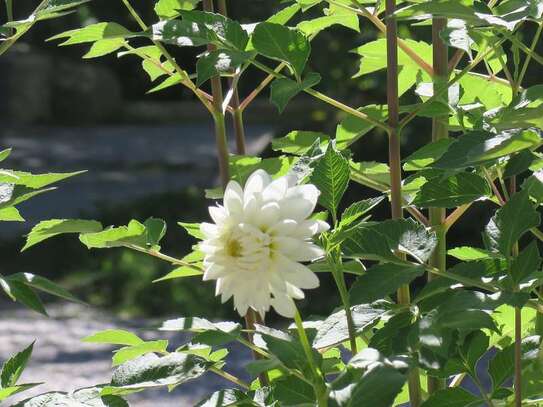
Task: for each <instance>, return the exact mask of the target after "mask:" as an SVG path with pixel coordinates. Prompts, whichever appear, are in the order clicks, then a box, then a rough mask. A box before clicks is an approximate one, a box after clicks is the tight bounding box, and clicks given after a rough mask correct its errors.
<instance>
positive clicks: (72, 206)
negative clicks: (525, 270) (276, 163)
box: [0, 0, 539, 318]
mask: <svg viewBox="0 0 543 407" xmlns="http://www.w3.org/2000/svg"><path fill="white" fill-rule="evenodd" d="M34 3H35V2H34V1H29V0H18V1H17V2H16V16H15V17H16V19H21V18H25V17H26V16H27V15H29V14H30V12H31V10H32V9H33V7H34V6H35V4H34ZM228 3H229V8H230V10H229V12H230V15H231V17H232V18H234V19H238V20H240V21H241V22H242V23H251V22H256V21H261V20H263V19H266V18H267V17H269V16H270V15H271V14H273V13H274V12H276V11H277V10H278V9H280V8H281V4H280V3H281V2H280V1H269V0H235V1H229V2H228ZM133 4H134V6H135V7H136V8H137V9H138V11H139V12H140V13H141V15H142V17H143V18H144V20H145V21H147V22H154V21H155V20H156V16H155V15H154V12H153V5H154V2H153V1H141V0H140V1H135V2H133ZM312 13H313V14H314V15H315V16H318V15H322V14H321V13H322V12H321V11H320V10H318V9H312V10H311V11H310V12H308V14H307V15H305V16H304V17H305V18H307V17H308V16H310V15H311V14H312ZM4 17H5V16H0V20H4ZM97 21H115V22H118V23H120V24H122V25H124V26H125V27H127V28H129V29H132V30H137V26H136V25H135V23H134V22H133V21H132V19H131V18H130V16H129V15H128V13H127V11H126V9H125V8H124V6H123V5H122V3H121V2H120V1H112V0H94V1H93V2H91V3H89V4H87V5H85V6H83V7H81V8H80V9H79V11H78V12H77V13H74V14H71V15H69V16H66V17H64V18H61V19H55V20H51V21H45V22H42V23H40V24H37V25H36V26H34V28H33V29H32V30H30V32H29V33H28V34H27V35H25V37H24V38H23V39H22V40H21V41H20V42H19V43H18V44H17V45H16V46H15V47H13V48H12V49H11V50H10V51H9V52H8V53H7V54H5V55H4V56H2V58H0V95H1V96H0V147H1V148H7V147H13V148H14V151H13V154H12V156H11V157H10V159H9V161H7V162H6V163H5V165H7V166H8V167H11V168H15V169H21V170H29V171H32V172H36V173H38V172H48V171H75V170H82V169H85V170H88V172H87V173H85V174H83V175H80V176H78V177H75V178H73V179H70V180H68V181H66V182H63V183H61V185H60V187H59V189H58V190H57V191H54V192H52V193H48V194H45V195H42V196H40V197H37V198H35V199H33V200H31V201H29V202H28V204H25V205H24V206H22V208H21V209H22V212H23V214H24V215H26V217H27V219H28V222H27V223H24V224H16V225H13V224H10V225H8V226H6V224H3V225H2V229H1V230H0V239H1V243H0V257H1V259H2V268H3V269H5V270H8V271H10V272H11V271H13V272H20V271H28V272H32V273H36V274H41V275H44V276H46V277H49V278H51V279H53V280H55V281H57V282H60V283H62V284H64V286H66V287H67V288H69V289H71V290H72V291H73V292H74V293H75V294H77V295H78V296H79V297H80V298H82V299H83V300H85V301H87V302H88V303H90V304H92V305H96V306H100V307H102V308H103V309H106V310H108V311H111V312H112V313H115V314H116V315H122V316H129V317H134V316H137V317H152V316H157V315H164V314H176V313H182V314H185V313H186V310H190V313H191V314H192V315H202V316H208V317H215V318H217V317H235V315H234V314H233V313H232V311H231V307H221V306H220V303H219V301H218V300H217V299H215V298H214V296H213V289H214V288H213V284H203V283H201V281H200V280H199V279H198V278H192V279H190V278H189V279H183V280H173V281H168V282H163V283H157V284H152V283H151V282H152V280H154V279H156V278H159V277H160V276H162V275H164V274H165V273H167V272H168V271H170V269H171V268H170V266H169V265H168V264H165V263H161V262H159V261H157V260H154V259H152V258H149V257H146V256H144V255H139V254H137V253H134V252H130V251H128V250H107V251H92V252H91V251H88V250H86V249H85V248H84V247H82V246H81V245H80V244H79V242H78V240H77V239H76V238H74V237H66V238H58V239H52V240H50V241H48V242H46V243H45V244H42V245H40V246H37V247H35V248H32V249H31V250H29V251H28V252H25V253H22V254H20V253H19V250H20V248H21V247H22V245H23V240H24V238H23V236H22V235H23V234H24V233H25V232H27V231H28V230H29V229H30V228H31V226H32V225H33V224H35V223H36V222H37V221H39V220H40V219H47V218H59V217H61V218H68V217H81V218H93V219H98V220H100V221H101V222H102V223H103V224H104V225H121V224H125V223H126V222H128V221H129V220H130V219H133V218H135V219H139V220H145V219H146V218H147V217H149V216H155V217H160V218H163V219H165V220H166V221H167V223H168V225H169V226H170V229H169V231H168V233H167V236H166V238H165V240H164V244H163V249H164V251H165V252H167V253H171V254H173V255H176V256H182V255H184V254H186V253H187V252H188V251H189V250H190V247H191V245H192V244H193V243H194V241H193V240H192V239H191V238H190V237H189V236H188V235H186V233H185V232H184V231H183V230H182V229H181V228H179V227H177V226H176V222H178V221H185V222H193V221H201V220H205V219H207V211H206V207H207V206H208V205H209V204H210V202H209V201H208V200H206V199H205V197H204V189H205V188H210V187H213V186H215V185H216V183H217V179H216V160H215V149H214V136H213V130H212V127H211V126H212V124H211V121H210V117H209V116H208V114H207V112H206V111H205V109H204V108H203V107H201V106H200V105H199V104H198V102H197V101H196V100H195V99H194V97H193V96H192V94H191V93H190V92H189V91H188V90H186V89H185V88H183V87H181V86H176V87H171V88H169V89H166V90H165V91H162V92H158V93H152V94H146V92H147V91H148V90H149V89H151V88H152V87H153V86H154V85H153V84H152V83H151V82H150V81H149V78H148V76H147V74H146V73H145V72H144V71H143V70H142V69H141V65H140V63H139V60H138V59H137V58H134V57H130V56H125V57H122V58H118V57H117V56H116V55H115V54H112V55H109V56H106V57H103V58H100V59H93V60H82V59H81V56H82V55H83V54H84V53H85V52H86V51H87V49H88V45H81V46H72V47H57V45H56V43H55V42H46V39H47V38H49V37H51V36H52V35H54V34H57V33H59V32H62V31H65V30H67V29H71V28H77V27H80V26H81V25H85V24H90V23H94V22H97ZM296 22H297V20H293V21H292V24H295V23H296ZM400 33H401V35H402V36H403V37H411V38H415V39H420V40H427V41H430V34H431V33H430V27H424V26H423V27H417V29H416V33H415V32H409V29H408V28H407V27H406V26H405V25H401V26H400ZM524 34H525V35H527V36H529V38H531V35H532V34H533V33H532V32H531V28H529V29H527V30H526V32H525V33H524ZM375 38H377V33H376V31H375V29H374V28H373V27H371V26H370V24H369V23H368V22H366V21H362V24H361V33H360V34H359V33H356V32H354V31H351V30H348V29H346V28H344V27H341V26H335V27H333V28H331V29H329V30H326V31H324V32H322V33H321V34H319V36H318V37H317V38H316V39H315V40H314V42H313V46H312V48H313V52H312V54H311V59H310V62H309V66H310V68H311V69H312V70H315V71H317V72H320V73H321V75H322V77H323V80H322V82H321V83H320V84H319V85H318V87H317V88H318V89H319V90H320V91H322V92H324V93H326V94H329V95H331V96H333V97H334V98H337V99H339V100H341V101H344V102H345V103H347V104H349V105H350V106H354V107H359V106H364V105H367V104H371V103H378V104H383V103H385V101H386V98H385V94H384V92H385V86H384V84H385V72H384V71H382V72H380V73H376V74H373V75H369V76H366V77H364V78H358V79H351V76H352V75H354V74H355V73H356V72H357V70H358V65H359V58H357V56H356V55H355V54H353V53H350V50H352V49H353V48H355V47H357V46H359V45H361V44H363V43H366V42H369V41H372V40H374V39H375ZM143 43H144V42H142V44H143ZM170 50H171V51H172V53H173V54H174V56H175V57H176V59H177V61H178V62H179V63H180V64H181V66H182V67H183V68H185V69H187V70H189V71H190V70H191V69H193V66H194V61H195V55H196V53H197V52H199V51H200V50H194V49H190V48H176V47H170ZM530 69H531V71H530V72H529V73H528V75H527V84H529V83H531V82H534V81H535V80H536V76H537V75H538V73H539V66H538V65H537V64H531V65H530ZM262 79H263V75H262V74H261V73H260V72H257V71H254V70H249V71H248V72H247V73H246V74H245V75H244V76H243V78H242V80H241V83H240V87H239V88H240V94H241V95H242V97H243V95H247V94H248V93H249V92H250V91H251V90H252V89H253V88H254V87H255V86H256V85H257V84H258V83H259V82H260V81H261V80H262ZM403 99H404V100H403V101H404V102H405V103H414V102H416V100H415V99H414V96H413V92H408V93H407V94H406V95H405V96H404V97H403ZM341 118H342V116H341V115H340V114H339V113H338V112H336V111H334V110H332V109H330V108H329V107H328V106H327V105H325V104H323V103H320V102H318V101H316V100H314V99H311V98H310V97H309V96H307V95H299V96H298V97H296V98H295V99H294V100H293V101H292V102H291V103H290V104H289V105H288V107H287V109H286V110H285V112H284V113H283V114H281V115H280V114H279V113H278V112H277V110H276V108H275V107H274V106H273V105H271V104H270V103H269V101H268V91H267V90H266V91H264V92H263V93H262V94H261V96H260V97H259V98H258V99H257V100H256V101H255V102H254V103H253V104H252V105H251V106H250V107H249V108H248V110H247V111H246V114H245V119H246V123H247V132H248V142H249V150H250V153H251V154H261V155H262V156H264V157H266V156H271V155H273V154H274V153H273V151H271V148H270V140H271V139H272V138H273V137H280V136H284V135H285V134H287V133H288V132H289V131H291V130H314V131H320V132H323V133H327V134H329V135H331V136H333V135H334V134H335V128H336V126H337V123H338V121H339V120H341ZM429 122H430V121H429V120H426V119H424V120H418V121H414V122H413V124H412V125H411V126H410V127H409V128H408V129H407V130H406V131H405V132H404V134H403V138H402V142H403V151H404V156H407V154H409V153H411V152H413V151H414V150H416V149H417V148H418V147H420V146H421V145H422V144H424V143H426V142H427V141H428V140H429V139H430V132H429V129H430V127H429V126H430V123H429ZM230 135H231V136H232V132H231V131H230ZM231 138H233V137H231ZM353 153H354V155H355V159H357V160H359V161H382V162H384V161H386V160H387V144H386V142H385V139H384V134H383V133H382V132H380V131H373V132H371V133H370V134H368V135H366V136H364V139H363V141H362V142H359V143H358V145H355V146H354V149H353ZM373 194H374V193H373V192H372V191H369V190H366V189H364V188H362V187H358V186H353V188H352V189H350V191H349V195H348V196H347V198H346V199H345V202H344V204H345V205H347V204H349V203H351V202H352V201H355V200H359V199H362V198H365V197H368V196H371V195H373ZM387 215H388V208H387V205H386V204H382V205H381V206H380V207H379V208H378V210H377V211H376V216H377V217H383V218H384V217H386V216H387ZM489 216H490V214H489V213H487V208H485V206H484V205H482V204H481V205H475V206H474V208H473V209H471V210H470V212H469V214H468V215H467V216H465V217H464V218H463V220H462V221H461V222H460V223H458V224H457V225H456V226H455V227H454V229H453V230H452V231H451V234H450V243H449V245H450V246H451V247H454V246H455V244H456V242H458V241H459V240H460V239H459V238H460V237H462V241H463V243H464V244H465V243H467V242H466V237H469V239H472V243H473V244H475V245H478V244H480V231H481V230H482V228H483V227H484V225H485V224H486V223H487V221H488V218H489ZM319 290H321V292H322V294H323V295H321V296H320V297H319V298H320V300H319V301H318V302H314V303H308V304H304V306H305V307H306V308H305V309H307V310H308V313H315V314H327V313H328V312H330V311H331V310H332V309H333V308H334V307H335V306H336V305H337V298H336V297H335V295H334V294H333V293H334V292H335V291H332V290H333V282H332V280H331V279H330V280H328V279H327V277H326V276H324V275H323V276H322V287H321V288H320V289H319ZM328 293H330V294H329V295H328Z"/></svg>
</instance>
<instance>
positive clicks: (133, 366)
mask: <svg viewBox="0 0 543 407" xmlns="http://www.w3.org/2000/svg"><path fill="white" fill-rule="evenodd" d="M210 366H211V363H210V362H207V361H206V360H205V359H203V358H201V357H199V356H195V355H189V354H184V353H171V354H169V355H167V356H163V357H158V356H157V355H155V354H154V353H148V354H147V355H144V356H141V357H139V358H137V359H135V360H131V361H129V362H126V363H125V364H123V365H121V366H119V367H118V368H117V369H116V370H115V371H114V372H113V377H112V378H111V384H110V385H109V386H106V387H104V388H103V389H102V392H101V394H102V396H105V395H122V394H130V393H135V392H139V391H142V390H145V389H148V388H153V387H161V386H178V385H180V384H182V383H185V382H187V381H189V380H193V379H196V378H198V377H200V376H202V375H203V374H204V373H205V372H206V370H207V369H208V368H209V367H210Z"/></svg>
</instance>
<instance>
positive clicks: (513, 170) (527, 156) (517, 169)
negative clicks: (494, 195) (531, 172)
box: [503, 150, 538, 178]
mask: <svg viewBox="0 0 543 407" xmlns="http://www.w3.org/2000/svg"><path fill="white" fill-rule="evenodd" d="M537 158H538V157H537V155H535V154H534V153H532V152H531V151H530V150H523V151H521V152H520V153H518V154H515V155H513V156H511V158H510V159H509V161H508V162H507V164H506V165H505V170H504V171H503V176H504V178H509V177H514V176H515V175H519V174H522V173H523V172H524V171H527V170H528V169H529V168H530V166H531V165H532V164H533V163H534V162H535V161H536V160H537Z"/></svg>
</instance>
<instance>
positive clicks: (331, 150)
mask: <svg viewBox="0 0 543 407" xmlns="http://www.w3.org/2000/svg"><path fill="white" fill-rule="evenodd" d="M349 174H350V171H349V161H348V160H347V159H346V158H345V157H343V155H341V153H340V152H339V151H337V150H336V148H335V146H334V145H333V144H329V145H328V148H327V149H326V153H325V154H324V156H323V157H322V158H321V159H320V160H319V161H318V162H317V165H316V166H315V169H314V170H313V174H312V175H311V183H313V184H314V185H315V186H316V187H317V188H318V189H319V191H320V192H321V195H320V197H319V203H320V204H321V205H322V206H324V207H325V208H326V209H328V210H329V211H330V212H331V213H332V216H333V217H334V219H335V218H336V214H337V208H338V206H339V202H340V201H341V198H342V197H343V194H344V193H345V191H346V190H347V186H348V185H349Z"/></svg>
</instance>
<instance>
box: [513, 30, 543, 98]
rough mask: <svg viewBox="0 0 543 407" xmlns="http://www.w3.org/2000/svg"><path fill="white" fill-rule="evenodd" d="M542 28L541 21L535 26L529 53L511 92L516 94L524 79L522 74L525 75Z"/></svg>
mask: <svg viewBox="0 0 543 407" xmlns="http://www.w3.org/2000/svg"><path fill="white" fill-rule="evenodd" d="M542 30H543V23H541V22H540V23H539V24H538V27H537V31H536V33H535V35H534V38H533V40H532V44H531V45H530V51H531V52H530V53H528V54H527V55H526V59H525V60H524V64H523V65H522V68H521V70H520V74H519V77H518V78H517V80H516V81H515V86H514V88H513V94H516V93H517V92H518V90H519V88H520V86H521V84H522V81H523V80H524V76H525V75H526V71H527V70H528V66H529V65H530V62H531V60H532V55H533V54H534V51H535V47H536V46H537V43H538V42H539V38H540V37H541V32H542Z"/></svg>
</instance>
